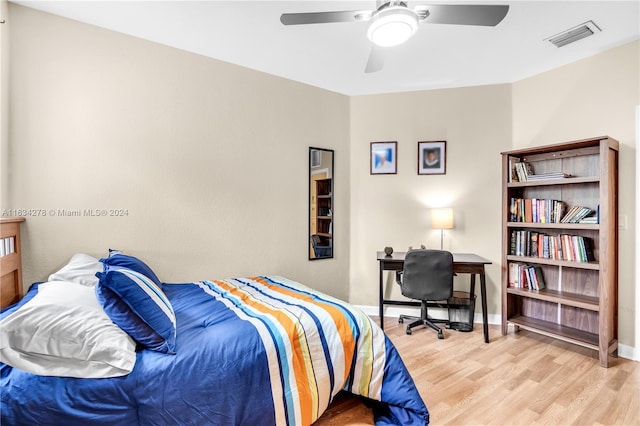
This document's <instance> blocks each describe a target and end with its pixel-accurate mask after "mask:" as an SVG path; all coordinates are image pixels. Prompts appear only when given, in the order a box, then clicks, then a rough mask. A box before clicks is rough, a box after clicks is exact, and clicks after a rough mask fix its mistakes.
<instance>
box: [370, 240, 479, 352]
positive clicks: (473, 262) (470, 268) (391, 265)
mask: <svg viewBox="0 0 640 426" xmlns="http://www.w3.org/2000/svg"><path fill="white" fill-rule="evenodd" d="M452 254H453V272H454V273H456V274H470V275H471V286H470V288H469V292H470V293H471V294H475V290H476V275H480V299H481V301H482V326H483V330H484V341H485V343H489V320H488V317H487V283H486V280H485V275H484V265H490V264H491V262H490V261H488V260H487V259H485V258H483V257H480V256H478V255H477V254H470V253H452ZM405 255H406V253H405V252H394V253H393V254H392V255H391V256H387V255H386V254H385V253H384V252H382V251H379V252H378V263H379V264H380V302H379V304H380V328H382V329H383V330H384V305H403V306H420V302H414V301H409V300H385V298H384V283H383V272H384V271H402V268H403V267H404V256H405Z"/></svg>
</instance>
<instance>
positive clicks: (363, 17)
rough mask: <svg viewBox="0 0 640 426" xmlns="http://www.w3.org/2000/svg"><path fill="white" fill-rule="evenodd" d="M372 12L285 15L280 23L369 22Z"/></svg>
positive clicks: (281, 17)
mask: <svg viewBox="0 0 640 426" xmlns="http://www.w3.org/2000/svg"><path fill="white" fill-rule="evenodd" d="M372 13H373V12H372V11H370V10H348V11H343V12H309V13H283V14H282V15H281V16H280V22H282V23H283V24H284V25H303V24H326V23H331V22H353V21H368V20H369V19H371V14H372Z"/></svg>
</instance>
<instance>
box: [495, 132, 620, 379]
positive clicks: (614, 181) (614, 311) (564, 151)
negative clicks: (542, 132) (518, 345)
mask: <svg viewBox="0 0 640 426" xmlns="http://www.w3.org/2000/svg"><path fill="white" fill-rule="evenodd" d="M618 150H619V144H618V142H617V141H616V140H614V139H611V138H609V137H606V136H603V137H598V138H593V139H585V140H580V141H575V142H567V143H562V144H555V145H547V146H541V147H534V148H527V149H521V150H513V151H509V152H503V153H502V176H503V190H502V209H503V213H502V334H507V332H508V325H509V324H511V325H512V326H514V327H515V330H516V331H518V330H519V329H520V328H522V329H526V330H530V331H534V332H536V333H540V334H543V335H546V336H550V337H554V338H557V339H560V340H564V341H567V342H571V343H575V344H577V345H581V346H584V347H588V348H591V349H593V350H596V351H598V356H599V358H600V365H602V366H603V367H608V366H609V362H610V356H614V357H615V356H617V350H618V324H617V321H618V161H619V160H618ZM516 164H517V165H518V166H517V167H518V168H519V170H520V177H521V178H522V179H524V178H526V175H527V174H528V175H531V174H532V173H534V174H540V175H543V174H548V173H566V174H569V175H571V176H573V177H566V178H558V179H547V180H527V181H524V182H518V181H517V177H518V173H515V174H514V173H513V170H512V168H513V167H514V165H516ZM523 169H524V170H526V171H527V172H526V173H525V174H524V175H523V174H522V171H523ZM513 199H515V200H516V204H515V205H516V207H517V206H518V204H517V201H518V199H522V200H525V201H526V203H530V202H529V201H527V200H529V199H531V200H533V199H538V200H540V199H542V200H558V201H562V202H563V203H564V205H566V206H567V208H569V207H571V206H580V207H586V208H587V209H591V210H598V211H599V223H597V224H593V223H537V222H531V221H529V220H531V219H530V215H531V212H530V210H528V207H527V205H525V207H524V210H519V211H520V212H522V211H524V214H523V216H522V217H523V218H526V220H528V221H527V222H514V221H512V220H513V217H514V216H513V210H512V209H513V206H514V204H513V201H512V200H513ZM526 203H525V204H526ZM553 203H554V205H555V201H553ZM516 211H518V210H516ZM520 214H522V213H520ZM547 214H548V211H547ZM528 215H529V216H528ZM533 215H534V220H535V210H534V213H533ZM547 217H548V216H547ZM540 235H544V241H543V242H540ZM547 237H548V238H547ZM534 238H535V239H534ZM547 239H549V240H554V241H553V247H552V246H551V241H549V243H550V244H549V247H547ZM565 242H566V246H565ZM543 243H544V244H543ZM514 244H515V245H514ZM560 245H561V246H562V247H560ZM543 246H544V247H543ZM514 247H515V248H516V249H515V250H514ZM541 247H543V248H544V253H545V255H547V250H548V251H549V253H551V254H552V255H553V256H554V257H557V258H556V259H548V258H544V257H537V256H536V253H541V251H540V249H541ZM565 247H566V248H565ZM534 248H535V249H534ZM552 248H553V250H552ZM587 248H588V249H589V250H587ZM585 251H586V252H587V256H585ZM516 253H517V254H518V256H516V255H514V254H516ZM531 253H533V254H534V255H533V256H520V255H521V254H531ZM567 257H568V258H583V259H584V258H585V257H587V258H589V259H594V258H595V260H594V261H590V262H578V261H569V260H566V259H567ZM561 259H564V260H561ZM527 265H531V266H533V267H534V268H531V267H529V266H527ZM534 269H535V270H536V271H538V272H539V273H540V274H541V275H539V276H541V277H542V280H541V282H544V284H545V285H544V288H543V289H542V290H532V289H529V288H527V286H530V285H529V284H531V283H533V278H532V275H531V274H532V273H531V271H533V270H534ZM523 270H524V271H529V275H527V274H526V273H522V272H521V271H523ZM529 281H531V283H530V282H529ZM537 281H538V279H537V276H536V282H537ZM510 283H511V286H510ZM514 284H515V285H516V287H513V285H514ZM522 287H524V288H522Z"/></svg>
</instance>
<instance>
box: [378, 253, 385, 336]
mask: <svg viewBox="0 0 640 426" xmlns="http://www.w3.org/2000/svg"><path fill="white" fill-rule="evenodd" d="M379 263H380V294H379V297H380V299H379V301H378V303H379V305H380V306H379V307H378V308H379V313H380V328H381V329H382V331H384V287H383V285H382V279H383V277H382V275H383V272H384V265H383V264H382V262H379Z"/></svg>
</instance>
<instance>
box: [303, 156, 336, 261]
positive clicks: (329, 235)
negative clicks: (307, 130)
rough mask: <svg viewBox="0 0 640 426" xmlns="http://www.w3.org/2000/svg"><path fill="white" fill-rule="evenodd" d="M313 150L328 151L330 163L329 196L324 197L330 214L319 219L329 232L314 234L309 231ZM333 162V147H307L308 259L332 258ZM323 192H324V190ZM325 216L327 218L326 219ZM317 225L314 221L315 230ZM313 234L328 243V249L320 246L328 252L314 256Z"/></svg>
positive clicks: (333, 227)
mask: <svg viewBox="0 0 640 426" xmlns="http://www.w3.org/2000/svg"><path fill="white" fill-rule="evenodd" d="M314 151H323V152H330V153H331V164H330V165H329V167H330V176H329V177H327V179H331V182H330V187H329V188H330V190H329V194H328V195H329V197H328V198H326V197H325V198H324V199H325V200H326V201H325V202H326V203H327V204H328V208H329V209H330V214H329V215H328V216H324V217H323V218H322V219H320V220H323V221H324V222H325V223H324V224H323V226H324V227H327V226H328V228H329V229H328V230H329V231H330V232H322V233H319V232H317V231H316V233H315V234H313V233H312V232H311V227H312V225H313V221H312V218H311V216H312V212H313V210H312V205H313V202H314V201H313V199H312V197H313V191H312V188H311V185H312V184H313V183H314V182H315V180H314V179H312V175H313V173H312V170H313V167H314V165H313V152H314ZM334 164H335V151H334V150H333V149H327V148H316V147H309V185H308V189H309V196H308V199H307V200H308V202H309V209H308V212H307V218H308V219H309V226H308V227H307V230H308V231H309V232H308V237H307V246H308V254H309V260H322V259H333V252H334V240H335V239H334V237H333V236H334V234H335V233H334V231H335V223H334V219H335V217H334V212H335V210H334V208H335V205H334V199H335V197H334V193H335V192H334V188H335V166H334ZM315 167H317V166H315ZM324 192H325V193H326V191H324ZM325 195H326V194H325ZM325 207H326V206H325ZM316 208H317V207H316ZM318 217H319V215H318V214H317V213H316V221H317V220H318ZM327 217H328V218H329V219H327ZM327 222H328V225H327ZM317 226H318V225H317V222H316V230H317ZM313 235H320V238H322V240H323V241H322V243H323V246H324V245H325V244H326V243H327V242H328V243H329V247H328V249H327V248H325V247H322V250H324V251H327V252H328V254H327V255H325V256H320V257H316V255H315V253H316V250H315V249H314V247H313V242H312V241H313V240H312V236H313Z"/></svg>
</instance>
